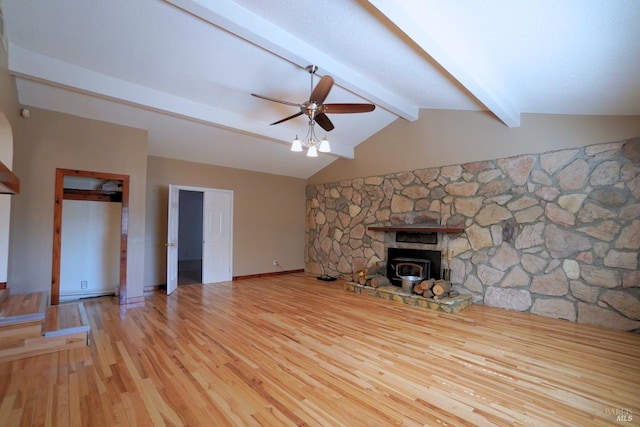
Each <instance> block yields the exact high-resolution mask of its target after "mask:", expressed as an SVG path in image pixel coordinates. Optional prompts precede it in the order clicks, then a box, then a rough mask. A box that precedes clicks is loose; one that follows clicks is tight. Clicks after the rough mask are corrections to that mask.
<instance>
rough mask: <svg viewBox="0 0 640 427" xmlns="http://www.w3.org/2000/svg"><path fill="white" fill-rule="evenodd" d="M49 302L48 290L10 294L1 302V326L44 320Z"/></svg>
mask: <svg viewBox="0 0 640 427" xmlns="http://www.w3.org/2000/svg"><path fill="white" fill-rule="evenodd" d="M48 302H49V295H48V293H47V292H36V293H31V294H23V295H9V296H8V297H6V298H5V299H4V301H2V302H1V303H0V326H2V325H7V324H16V323H21V322H32V321H42V320H44V311H45V308H46V307H47V303H48Z"/></svg>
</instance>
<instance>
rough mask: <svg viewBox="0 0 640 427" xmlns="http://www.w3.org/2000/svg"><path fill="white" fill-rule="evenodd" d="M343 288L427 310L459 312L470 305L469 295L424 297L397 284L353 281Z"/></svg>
mask: <svg viewBox="0 0 640 427" xmlns="http://www.w3.org/2000/svg"><path fill="white" fill-rule="evenodd" d="M344 289H345V290H346V291H348V292H355V293H356V294H362V295H369V296H372V297H376V298H381V299H386V300H390V301H396V302H401V303H403V304H407V305H413V306H417V307H423V308H427V309H429V310H437V311H444V312H445V313H459V312H461V311H462V310H464V309H465V308H467V307H469V306H470V305H471V299H472V297H471V295H468V294H460V295H458V296H455V297H446V298H441V299H438V300H434V299H433V298H425V297H423V296H420V295H417V294H408V293H405V292H402V288H399V287H397V286H381V287H379V288H372V287H371V286H364V285H360V284H358V283H355V282H346V283H345V285H344Z"/></svg>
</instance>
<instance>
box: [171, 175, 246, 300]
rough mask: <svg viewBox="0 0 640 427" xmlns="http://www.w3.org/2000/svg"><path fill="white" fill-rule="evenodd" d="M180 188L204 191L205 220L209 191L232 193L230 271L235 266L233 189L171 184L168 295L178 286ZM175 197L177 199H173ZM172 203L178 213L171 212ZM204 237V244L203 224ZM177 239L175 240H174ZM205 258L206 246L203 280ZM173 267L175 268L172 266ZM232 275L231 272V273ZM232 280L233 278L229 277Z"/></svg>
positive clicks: (203, 261)
mask: <svg viewBox="0 0 640 427" xmlns="http://www.w3.org/2000/svg"><path fill="white" fill-rule="evenodd" d="M180 190H186V191H197V192H200V193H203V198H204V200H203V207H202V209H203V221H204V220H205V215H204V209H205V206H206V198H207V193H213V192H216V193H226V194H229V195H230V198H231V206H230V207H231V212H230V217H229V227H230V228H231V230H230V236H229V247H228V250H229V271H230V272H231V268H232V267H233V190H224V189H220V188H210V187H193V186H188V185H179V184H169V189H168V191H169V197H168V212H167V242H166V243H165V246H166V248H167V265H166V272H167V280H166V281H167V295H170V294H171V293H173V291H174V290H175V288H177V274H178V255H177V254H178V237H179V236H178V221H179V213H180V208H179V206H180V203H179V200H180ZM172 191H175V195H174V196H171V194H172V193H171V192H172ZM174 198H175V200H173V199H174ZM172 203H173V204H174V205H175V206H176V212H177V214H178V215H175V214H172V213H171V206H172ZM202 233H203V235H202V239H203V244H204V240H205V235H204V233H205V227H204V225H203V229H202ZM174 240H175V241H174ZM170 252H173V254H170ZM173 258H175V265H173V266H172V265H171V264H173V262H172V260H173ZM205 261H206V260H205V259H204V248H203V259H202V274H203V281H204V269H205ZM172 267H173V268H172ZM172 272H175V275H176V277H175V279H176V280H175V281H172V278H171V277H170V275H171V274H172ZM230 276H231V273H230ZM229 280H231V279H229ZM172 283H175V287H174V286H173V285H172Z"/></svg>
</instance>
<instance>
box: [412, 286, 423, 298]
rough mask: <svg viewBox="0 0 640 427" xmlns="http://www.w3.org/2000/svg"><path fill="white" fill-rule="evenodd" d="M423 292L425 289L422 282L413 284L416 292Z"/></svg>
mask: <svg viewBox="0 0 640 427" xmlns="http://www.w3.org/2000/svg"><path fill="white" fill-rule="evenodd" d="M423 292H424V289H422V286H420V283H418V284H416V285H414V286H413V293H414V294H418V295H422V293H423Z"/></svg>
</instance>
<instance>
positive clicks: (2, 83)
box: [0, 43, 20, 282]
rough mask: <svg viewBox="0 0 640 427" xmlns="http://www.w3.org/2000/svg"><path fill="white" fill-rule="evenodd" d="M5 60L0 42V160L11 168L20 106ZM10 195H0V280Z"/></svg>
mask: <svg viewBox="0 0 640 427" xmlns="http://www.w3.org/2000/svg"><path fill="white" fill-rule="evenodd" d="M7 62H8V61H7V52H6V51H5V50H4V46H3V45H2V43H0V161H1V162H2V163H4V164H5V166H7V167H8V168H9V169H12V165H13V130H12V128H13V127H15V123H16V122H17V121H18V111H19V109H20V107H19V104H18V94H17V91H16V83H15V79H14V78H13V77H12V76H11V75H10V74H9V70H8V68H7ZM12 197H13V196H10V195H5V194H2V195H0V282H6V281H7V269H8V260H9V231H10V228H9V224H10V222H11V218H10V217H11V199H12Z"/></svg>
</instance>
